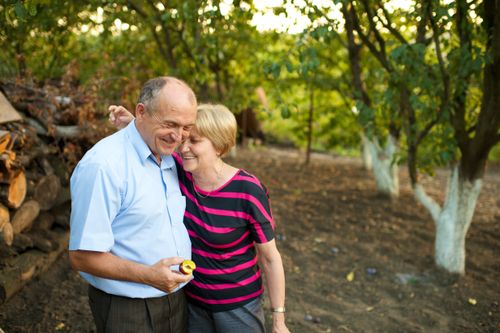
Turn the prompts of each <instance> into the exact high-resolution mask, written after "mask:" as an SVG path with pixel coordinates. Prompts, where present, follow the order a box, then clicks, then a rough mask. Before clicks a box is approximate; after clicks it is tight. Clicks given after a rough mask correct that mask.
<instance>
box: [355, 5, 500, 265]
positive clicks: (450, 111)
mask: <svg viewBox="0 0 500 333" xmlns="http://www.w3.org/2000/svg"><path fill="white" fill-rule="evenodd" d="M348 3H349V6H350V8H351V10H352V12H353V13H354V15H353V18H354V21H353V22H354V27H355V30H356V32H357V34H358V35H359V37H360V39H361V41H362V42H363V44H364V45H365V46H366V47H367V48H368V49H369V50H370V52H371V53H372V54H373V55H374V56H375V57H376V58H377V60H378V61H379V63H380V64H381V66H382V67H383V68H384V69H385V70H386V71H387V72H388V74H389V75H390V81H389V83H390V85H389V89H388V91H387V95H386V96H387V99H388V100H389V101H390V100H392V101H393V103H395V104H397V105H399V107H400V115H401V120H402V122H403V127H404V129H405V136H406V137H405V139H406V142H405V144H406V160H407V165H408V170H409V175H410V179H411V184H412V187H413V189H414V191H415V194H416V197H417V199H418V200H419V201H420V202H421V203H422V204H423V205H424V206H425V207H426V208H427V209H428V210H429V212H430V213H431V216H432V218H433V220H434V222H435V225H436V241H435V260H436V264H437V265H438V266H440V267H443V268H444V269H446V270H448V271H450V272H454V273H460V274H463V273H464V272H465V237H466V234H467V231H468V229H469V226H470V223H471V221H472V216H473V213H474V210H475V207H476V202H477V198H478V196H479V193H480V189H481V186H482V179H483V176H484V171H485V166H486V162H487V159H488V154H489V152H490V150H491V148H492V147H493V146H494V145H495V144H496V143H498V141H499V139H500V135H499V126H500V113H499V112H498V108H499V107H500V104H499V97H498V95H499V93H498V92H499V91H500V90H499V78H500V69H499V66H500V63H499V61H500V47H499V45H500V32H499V30H500V23H499V22H500V3H499V2H498V1H485V2H484V3H479V4H476V3H468V2H466V1H457V2H451V3H449V4H445V5H443V4H441V3H439V2H437V1H422V2H416V3H415V10H414V11H413V12H414V13H417V14H418V20H417V21H419V22H420V24H418V25H417V24H416V26H417V27H418V29H417V32H418V33H419V34H418V35H420V36H422V39H421V40H417V42H416V43H412V42H410V41H408V39H407V37H405V36H404V35H402V34H401V33H400V31H399V29H398V25H396V24H395V23H394V22H392V20H391V15H390V13H389V11H388V10H387V9H386V7H385V6H384V3H382V2H381V1H377V2H369V1H365V0H363V1H360V2H354V1H349V2H348ZM381 30H384V31H386V32H388V33H389V34H390V35H391V36H392V37H393V38H394V39H393V40H396V41H397V43H398V45H397V46H396V47H394V48H393V49H392V51H391V52H390V53H387V52H386V51H385V48H384V47H385V45H386V43H387V37H385V36H384V35H383V34H381V33H380V31H381ZM428 35H429V36H431V38H430V39H429V38H427V36H428ZM393 44H394V42H393ZM431 46H432V47H431ZM478 101H480V102H479V103H477V102H478ZM439 165H448V166H449V168H450V178H449V182H448V188H447V193H446V199H445V203H444V205H443V207H440V206H439V205H438V204H437V203H436V202H435V200H433V199H432V198H430V197H429V196H428V195H426V193H425V191H424V189H423V187H422V186H421V184H420V182H419V177H418V170H419V169H424V170H425V169H430V168H432V167H433V166H439Z"/></svg>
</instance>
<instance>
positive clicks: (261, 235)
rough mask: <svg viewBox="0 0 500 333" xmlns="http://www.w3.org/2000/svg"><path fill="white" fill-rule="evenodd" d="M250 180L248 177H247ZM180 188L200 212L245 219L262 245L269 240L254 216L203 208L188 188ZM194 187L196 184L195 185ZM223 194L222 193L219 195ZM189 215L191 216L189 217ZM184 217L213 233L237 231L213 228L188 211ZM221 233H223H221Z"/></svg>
mask: <svg viewBox="0 0 500 333" xmlns="http://www.w3.org/2000/svg"><path fill="white" fill-rule="evenodd" d="M186 175H187V176H188V178H189V177H190V176H191V175H189V174H188V173H186ZM247 178H248V177H247ZM179 186H180V188H181V192H182V193H183V194H184V195H185V196H186V197H187V198H188V199H189V200H191V201H192V202H193V203H194V204H195V205H196V206H197V207H198V209H199V210H200V211H202V212H206V213H208V214H212V215H219V216H230V217H238V218H242V219H245V220H248V221H249V222H250V223H251V224H253V225H254V226H255V230H256V231H257V234H258V237H259V239H260V242H261V243H264V242H265V241H266V240H267V238H266V235H265V234H264V232H263V231H262V226H261V225H260V223H257V221H256V220H255V219H254V218H253V216H251V215H249V214H247V213H245V212H238V211H232V210H222V209H215V208H208V207H205V206H202V205H200V203H199V202H198V200H197V199H196V197H194V196H193V195H192V194H191V193H190V192H189V191H188V190H187V188H186V186H184V185H183V184H181V183H179ZM193 186H194V184H193ZM219 194H221V193H219ZM188 215H189V216H188ZM184 216H185V217H190V216H192V217H193V218H191V217H190V218H191V219H192V220H193V221H194V222H195V223H196V224H198V225H200V226H202V227H204V228H205V229H207V230H210V231H212V228H213V230H217V229H220V230H222V229H226V230H228V231H227V232H230V231H233V230H235V229H234V228H232V230H229V229H231V228H217V227H212V226H209V225H208V224H206V223H205V222H203V221H202V220H200V219H199V218H197V217H195V216H193V215H192V214H189V213H188V212H187V211H186V212H185V213H184ZM195 219H196V220H195ZM270 222H271V225H274V221H273V220H272V219H271V220H270ZM212 232H217V231H212ZM219 233H223V231H219Z"/></svg>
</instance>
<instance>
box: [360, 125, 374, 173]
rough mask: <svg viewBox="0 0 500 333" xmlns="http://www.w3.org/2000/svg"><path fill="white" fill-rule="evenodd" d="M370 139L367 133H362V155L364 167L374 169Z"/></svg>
mask: <svg viewBox="0 0 500 333" xmlns="http://www.w3.org/2000/svg"><path fill="white" fill-rule="evenodd" d="M370 144H371V143H370V140H369V139H368V138H367V137H366V135H365V133H361V145H362V146H361V157H362V159H363V168H365V170H370V171H371V170H372V166H373V164H372V155H371V153H370V146H369V145H370Z"/></svg>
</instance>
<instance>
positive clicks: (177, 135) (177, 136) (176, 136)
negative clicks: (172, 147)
mask: <svg viewBox="0 0 500 333" xmlns="http://www.w3.org/2000/svg"><path fill="white" fill-rule="evenodd" d="M182 134H183V133H182V128H176V129H174V130H173V131H172V133H170V137H171V138H172V140H175V141H177V142H180V141H182V139H183V137H182Z"/></svg>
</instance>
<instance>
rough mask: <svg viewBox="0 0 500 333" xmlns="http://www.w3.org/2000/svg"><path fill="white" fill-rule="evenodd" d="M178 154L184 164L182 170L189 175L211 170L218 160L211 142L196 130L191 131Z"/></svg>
mask: <svg viewBox="0 0 500 333" xmlns="http://www.w3.org/2000/svg"><path fill="white" fill-rule="evenodd" d="M179 153H180V155H181V157H182V160H183V162H184V170H186V171H188V172H191V173H197V172H200V171H202V170H210V169H213V168H214V166H215V163H216V162H217V160H218V159H219V155H218V154H217V150H215V147H214V145H213V144H212V142H211V141H210V140H209V139H207V138H206V137H203V136H200V135H199V134H198V133H197V131H196V129H193V130H191V133H190V134H189V137H188V138H187V139H186V140H184V142H183V143H182V144H181V145H180V147H179Z"/></svg>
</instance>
